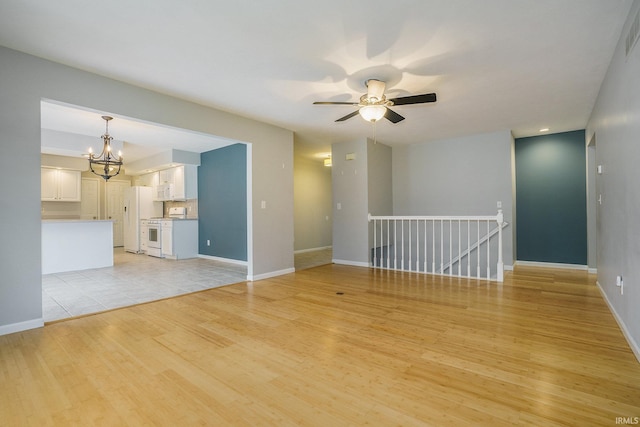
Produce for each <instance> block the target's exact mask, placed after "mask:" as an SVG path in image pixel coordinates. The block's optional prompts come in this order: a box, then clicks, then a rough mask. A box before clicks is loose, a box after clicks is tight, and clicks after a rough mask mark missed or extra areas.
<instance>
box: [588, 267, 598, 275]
mask: <svg viewBox="0 0 640 427" xmlns="http://www.w3.org/2000/svg"><path fill="white" fill-rule="evenodd" d="M587 272H588V273H589V274H598V269H597V268H587Z"/></svg>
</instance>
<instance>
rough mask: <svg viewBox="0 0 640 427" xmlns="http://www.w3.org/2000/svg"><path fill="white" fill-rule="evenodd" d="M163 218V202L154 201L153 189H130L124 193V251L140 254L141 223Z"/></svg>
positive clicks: (137, 187)
mask: <svg viewBox="0 0 640 427" xmlns="http://www.w3.org/2000/svg"><path fill="white" fill-rule="evenodd" d="M161 217H162V202H154V201H153V188H152V187H140V186H135V187H129V188H127V189H126V191H125V193H124V220H123V222H124V250H125V251H127V252H133V253H136V254H137V253H140V252H141V248H140V243H141V242H140V221H141V220H143V219H149V218H161Z"/></svg>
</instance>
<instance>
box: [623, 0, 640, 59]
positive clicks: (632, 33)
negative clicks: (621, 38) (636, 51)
mask: <svg viewBox="0 0 640 427" xmlns="http://www.w3.org/2000/svg"><path fill="white" fill-rule="evenodd" d="M638 35H640V10H639V11H638V13H636V17H635V18H634V20H633V22H632V23H631V28H629V34H627V39H626V44H625V47H626V50H625V52H626V53H625V56H629V53H630V52H631V49H633V46H635V44H636V42H637V41H638Z"/></svg>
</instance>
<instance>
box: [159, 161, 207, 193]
mask: <svg viewBox="0 0 640 427" xmlns="http://www.w3.org/2000/svg"><path fill="white" fill-rule="evenodd" d="M158 181H159V183H158V186H157V191H156V195H157V200H162V201H170V200H188V199H196V198H197V197H198V166H195V165H181V166H175V167H172V168H169V169H163V170H161V171H159V174H158Z"/></svg>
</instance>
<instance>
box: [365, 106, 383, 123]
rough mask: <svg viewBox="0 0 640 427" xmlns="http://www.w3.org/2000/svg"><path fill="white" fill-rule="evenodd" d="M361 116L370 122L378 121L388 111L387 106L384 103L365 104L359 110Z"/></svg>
mask: <svg viewBox="0 0 640 427" xmlns="http://www.w3.org/2000/svg"><path fill="white" fill-rule="evenodd" d="M358 112H359V113H360V116H362V118H363V119H365V120H366V121H368V122H377V121H378V120H380V119H381V118H383V117H384V115H385V114H386V112H387V107H385V106H384V105H365V106H364V107H362V108H360V110H358Z"/></svg>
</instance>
